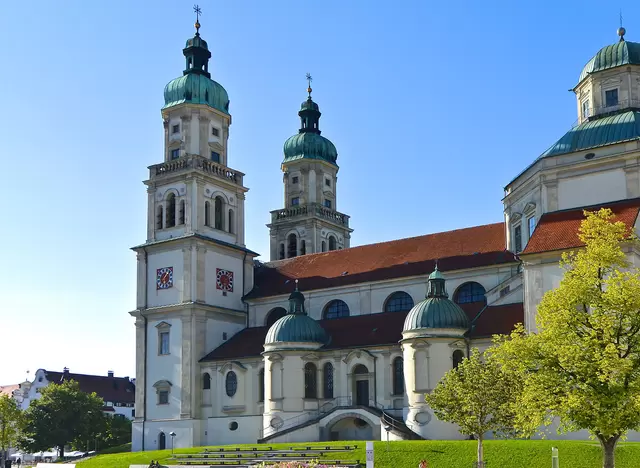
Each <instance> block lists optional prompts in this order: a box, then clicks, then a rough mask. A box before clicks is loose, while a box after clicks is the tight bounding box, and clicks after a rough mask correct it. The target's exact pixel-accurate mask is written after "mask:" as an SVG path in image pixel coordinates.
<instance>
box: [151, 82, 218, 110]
mask: <svg viewBox="0 0 640 468" xmlns="http://www.w3.org/2000/svg"><path fill="white" fill-rule="evenodd" d="M185 102H187V103H190V104H205V105H207V106H211V107H213V108H214V109H217V110H219V111H220V112H224V113H225V114H228V113H229V95H228V94H227V91H226V90H225V89H224V88H223V87H222V85H221V84H219V83H217V82H216V81H213V80H212V79H211V78H207V77H206V76H204V75H200V74H196V73H188V74H186V75H183V76H181V77H179V78H176V79H174V80H171V81H170V82H169V83H168V84H167V86H165V88H164V107H163V109H166V108H167V107H171V106H176V105H178V104H183V103H185Z"/></svg>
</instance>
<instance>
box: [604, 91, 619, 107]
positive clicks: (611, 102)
mask: <svg viewBox="0 0 640 468" xmlns="http://www.w3.org/2000/svg"><path fill="white" fill-rule="evenodd" d="M604 98H605V105H606V107H613V106H617V105H618V88H616V89H610V90H609V91H605V92H604Z"/></svg>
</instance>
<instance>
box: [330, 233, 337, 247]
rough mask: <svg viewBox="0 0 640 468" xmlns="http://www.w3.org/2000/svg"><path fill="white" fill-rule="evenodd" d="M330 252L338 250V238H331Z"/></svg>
mask: <svg viewBox="0 0 640 468" xmlns="http://www.w3.org/2000/svg"><path fill="white" fill-rule="evenodd" d="M329 250H336V238H335V237H333V236H329Z"/></svg>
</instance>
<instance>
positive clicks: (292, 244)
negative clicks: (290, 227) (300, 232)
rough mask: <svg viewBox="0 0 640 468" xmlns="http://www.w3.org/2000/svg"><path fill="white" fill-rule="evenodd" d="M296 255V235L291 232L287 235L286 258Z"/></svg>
mask: <svg viewBox="0 0 640 468" xmlns="http://www.w3.org/2000/svg"><path fill="white" fill-rule="evenodd" d="M297 255H298V237H297V236H296V235H295V234H293V233H291V234H289V237H287V258H292V257H296V256H297Z"/></svg>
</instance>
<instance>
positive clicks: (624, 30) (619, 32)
mask: <svg viewBox="0 0 640 468" xmlns="http://www.w3.org/2000/svg"><path fill="white" fill-rule="evenodd" d="M625 34H627V30H626V29H624V26H622V9H620V27H619V28H618V36H620V42H624V35H625Z"/></svg>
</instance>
